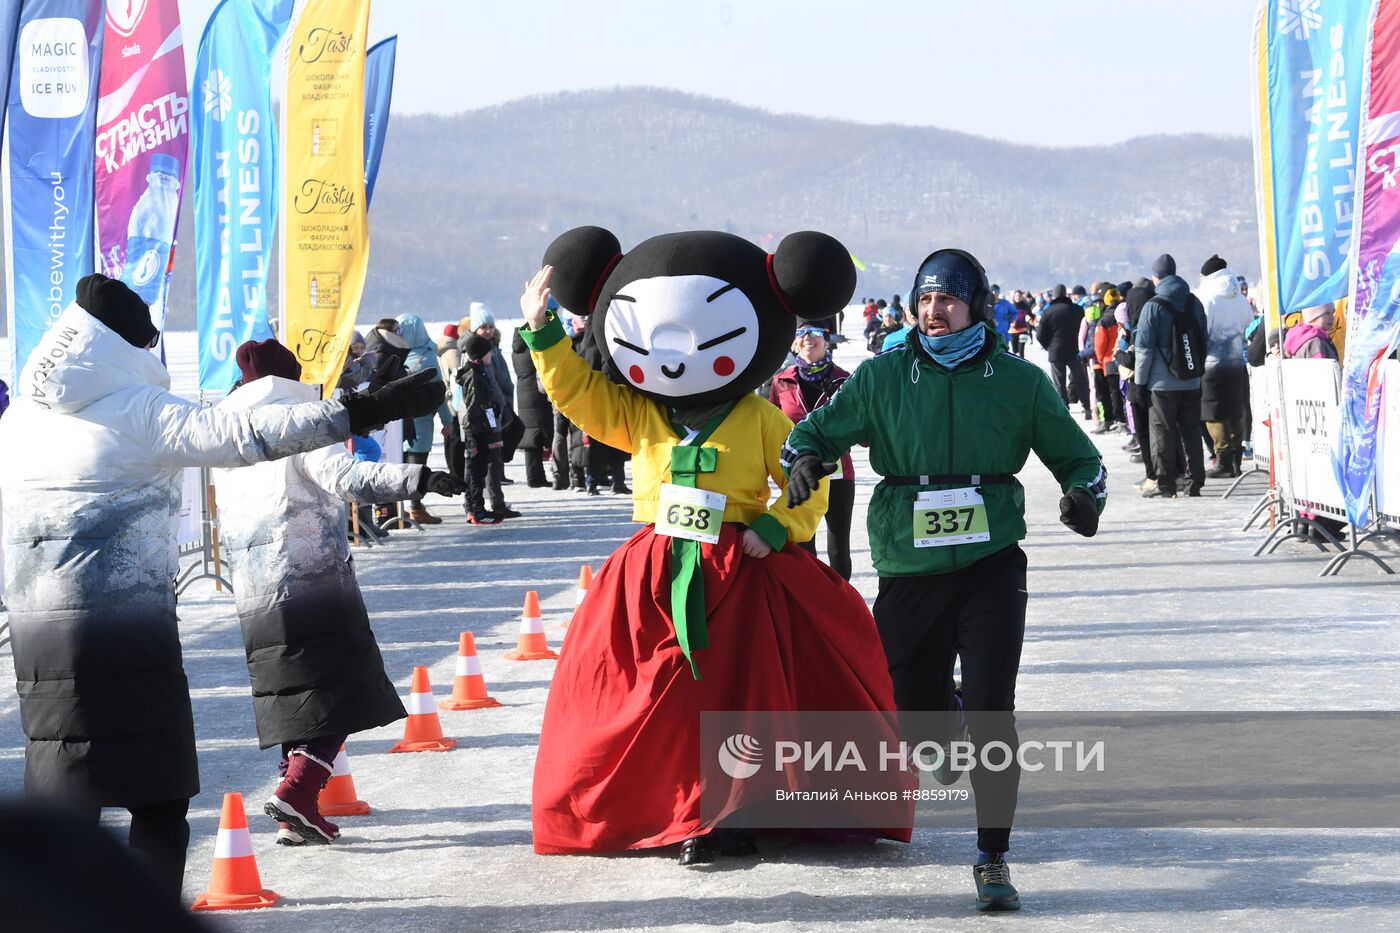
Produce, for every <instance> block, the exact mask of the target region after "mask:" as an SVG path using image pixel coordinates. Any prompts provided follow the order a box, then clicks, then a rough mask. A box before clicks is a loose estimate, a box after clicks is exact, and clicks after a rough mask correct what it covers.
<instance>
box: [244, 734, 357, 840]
mask: <svg viewBox="0 0 1400 933" xmlns="http://www.w3.org/2000/svg"><path fill="white" fill-rule="evenodd" d="M330 779H331V765H330V763H329V762H325V761H322V760H320V759H319V758H316V757H313V756H312V755H308V754H307V753H306V752H305V751H304V750H302V749H300V748H296V749H293V750H292V753H291V755H289V756H288V757H287V773H286V775H285V776H284V777H283V778H282V781H281V783H279V784H278V785H277V789H276V790H275V791H273V792H272V796H271V797H269V798H268V799H267V803H266V804H264V805H263V812H264V813H266V814H267V815H268V816H270V817H272V818H273V819H274V820H277V821H278V822H279V823H286V824H287V825H289V826H290V827H291V829H292V831H293V832H295V833H296V834H297V835H299V836H301V838H302V839H304V840H306V841H307V842H309V843H312V844H315V845H329V844H330V842H331V840H333V839H335V838H337V837H338V836H339V835H340V829H339V828H338V827H337V826H336V825H335V824H334V823H332V822H330V821H328V820H327V819H326V818H325V817H323V816H322V815H321V810H320V808H319V807H317V805H316V798H318V797H319V796H320V795H321V788H323V787H325V786H326V783H327V782H328V781H329V780H330Z"/></svg>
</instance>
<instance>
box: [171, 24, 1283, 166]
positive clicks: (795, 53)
mask: <svg viewBox="0 0 1400 933" xmlns="http://www.w3.org/2000/svg"><path fill="white" fill-rule="evenodd" d="M216 2H217V0H180V9H181V13H182V16H183V18H184V23H185V41H186V43H187V45H188V49H187V54H188V56H189V58H190V60H191V62H192V61H193V57H194V47H195V45H196V44H197V43H198V41H199V36H200V34H201V32H202V31H203V28H204V23H205V21H206V20H207V19H208V16H209V14H210V12H211V11H212V10H213V8H214V6H215V5H216ZM1255 5H1256V4H1255V0H1171V2H1168V3H1156V2H1149V0H924V2H915V0H844V2H835V0H588V2H577V0H374V4H373V6H372V8H371V9H372V14H371V20H370V39H371V41H377V40H378V39H381V38H383V37H385V36H387V35H390V34H391V33H397V34H398V35H399V57H398V67H397V75H396V79H395V88H394V109H395V111H396V112H399V113H423V112H437V113H453V112H457V111H461V110H470V109H475V108H478V107H485V106H490V105H492V104H497V103H501V102H504V101H508V100H514V99H516V98H519V97H525V96H529V95H533V94H548V93H553V92H557V91H563V90H578V89H583V88H600V87H604V88H605V87H614V86H619V85H639V84H645V85H657V86H662V87H670V88H677V89H679V90H684V91H690V92H694V93H699V94H707V95H710V96H713V97H721V98H725V99H728V100H734V101H737V102H739V103H742V104H749V105H753V106H759V107H764V108H767V109H769V110H775V111H780V112H788V113H802V114H810V115H814V116H830V117H838V118H843V119H850V120H856V121H859V122H863V123H905V124H913V125H921V126H941V127H946V128H949V129H955V130H961V131H964V132H969V133H977V134H979V135H985V136H993V137H998V138H1016V139H1020V140H1025V141H1032V142H1037V143H1040V144H1045V145H1058V146H1065V145H1076V144H1095V143H1112V142H1119V141H1121V140H1124V139H1128V138H1131V137H1134V136H1142V135H1145V134H1149V133H1160V132H1168V133H1178V132H1206V133H1221V134H1228V135H1237V136H1246V135H1248V134H1249V132H1250V124H1249V108H1250V100H1249V95H1250V91H1249V78H1250V75H1249V43H1250V30H1251V27H1252V21H1253V16H1254V10H1255Z"/></svg>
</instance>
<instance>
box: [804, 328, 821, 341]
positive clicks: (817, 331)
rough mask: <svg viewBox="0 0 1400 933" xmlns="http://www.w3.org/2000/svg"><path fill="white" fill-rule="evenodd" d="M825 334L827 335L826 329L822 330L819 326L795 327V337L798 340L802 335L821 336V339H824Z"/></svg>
mask: <svg viewBox="0 0 1400 933" xmlns="http://www.w3.org/2000/svg"><path fill="white" fill-rule="evenodd" d="M826 336H827V335H826V331H824V330H822V329H821V328H820V327H799V328H797V339H798V340H801V339H802V338H803V337H820V338H822V339H823V340H825V339H826Z"/></svg>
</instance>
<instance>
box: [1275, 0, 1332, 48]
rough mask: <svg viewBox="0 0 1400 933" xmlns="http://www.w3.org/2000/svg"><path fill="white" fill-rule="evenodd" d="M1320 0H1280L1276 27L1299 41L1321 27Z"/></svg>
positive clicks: (1304, 40) (1302, 40)
mask: <svg viewBox="0 0 1400 933" xmlns="http://www.w3.org/2000/svg"><path fill="white" fill-rule="evenodd" d="M1321 7H1322V0H1280V2H1279V5H1278V28H1279V30H1280V31H1282V32H1285V33H1287V34H1288V35H1290V36H1292V37H1293V38H1295V39H1297V40H1299V41H1300V42H1306V41H1308V37H1309V36H1311V35H1312V34H1313V33H1314V32H1316V31H1317V30H1319V29H1321V28H1322V9H1321Z"/></svg>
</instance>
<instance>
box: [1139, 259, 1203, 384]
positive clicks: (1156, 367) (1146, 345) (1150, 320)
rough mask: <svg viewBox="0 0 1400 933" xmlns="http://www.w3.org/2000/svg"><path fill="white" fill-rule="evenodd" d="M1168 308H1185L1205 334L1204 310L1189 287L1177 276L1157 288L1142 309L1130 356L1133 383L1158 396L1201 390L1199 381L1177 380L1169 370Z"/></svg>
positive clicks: (1169, 333) (1170, 328)
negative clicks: (1132, 356) (1167, 306)
mask: <svg viewBox="0 0 1400 933" xmlns="http://www.w3.org/2000/svg"><path fill="white" fill-rule="evenodd" d="M1163 303H1166V304H1169V305H1171V307H1172V308H1175V309H1176V310H1178V311H1185V310H1186V309H1187V308H1188V307H1189V308H1190V309H1191V313H1192V314H1194V315H1196V323H1197V324H1198V325H1199V326H1200V328H1201V333H1202V334H1203V335H1204V334H1205V333H1206V309H1205V308H1204V307H1202V305H1201V302H1200V299H1198V298H1197V297H1196V296H1195V295H1193V294H1191V286H1189V285H1187V284H1186V280H1185V279H1183V278H1182V277H1181V276H1179V275H1169V276H1167V277H1166V278H1164V279H1162V281H1161V282H1160V283H1158V285H1157V294H1156V295H1155V296H1153V298H1152V299H1151V300H1150V301H1148V302H1147V304H1145V305H1143V308H1142V316H1141V317H1140V318H1138V327H1137V332H1136V335H1135V337H1134V346H1133V351H1134V352H1133V355H1134V358H1135V361H1136V362H1137V369H1136V370H1135V371H1134V372H1133V381H1134V382H1136V383H1137V384H1138V385H1140V386H1142V387H1143V388H1146V389H1153V390H1156V391H1159V392H1189V391H1194V390H1196V389H1199V388H1200V387H1201V379H1200V377H1199V376H1197V377H1196V378H1195V379H1178V378H1177V377H1176V376H1174V375H1172V371H1171V368H1170V365H1169V364H1170V362H1171V358H1172V357H1171V350H1172V317H1171V311H1170V310H1168V309H1167V308H1165V307H1163V306H1162V305H1163Z"/></svg>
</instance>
